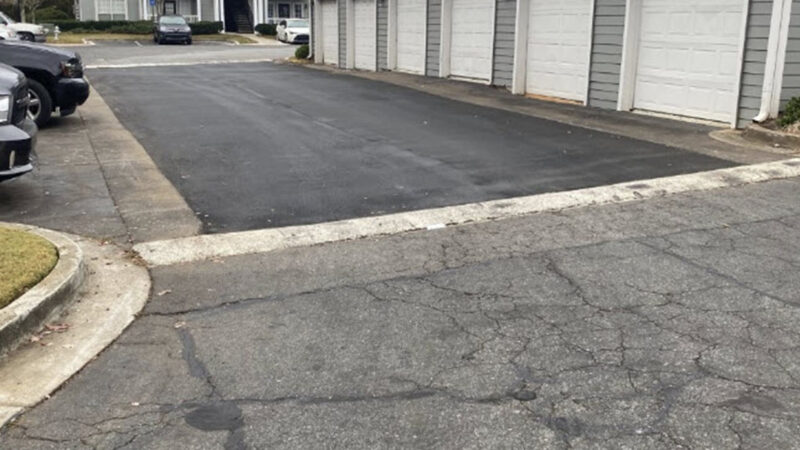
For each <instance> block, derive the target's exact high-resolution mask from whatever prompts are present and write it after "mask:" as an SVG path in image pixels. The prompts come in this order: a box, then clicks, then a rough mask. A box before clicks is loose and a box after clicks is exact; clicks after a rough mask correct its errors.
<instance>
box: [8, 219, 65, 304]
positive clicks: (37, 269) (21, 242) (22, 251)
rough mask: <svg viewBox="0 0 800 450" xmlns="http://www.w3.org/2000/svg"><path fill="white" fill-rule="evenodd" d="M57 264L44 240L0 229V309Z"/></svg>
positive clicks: (24, 233)
mask: <svg viewBox="0 0 800 450" xmlns="http://www.w3.org/2000/svg"><path fill="white" fill-rule="evenodd" d="M57 261H58V251H57V250H56V248H55V247H54V246H53V244H51V243H50V242H49V241H48V240H47V239H44V238H41V237H39V236H36V235H35V234H31V233H26V232H24V231H19V230H13V229H10V228H3V227H0V274H2V276H1V277H0V308H2V307H4V306H6V305H8V304H9V303H11V302H12V301H13V300H15V299H16V298H17V297H19V296H20V295H22V294H24V293H25V291H27V290H28V289H30V288H31V287H33V286H34V285H35V284H36V283H38V282H40V281H42V279H44V277H46V276H47V274H48V273H50V271H51V270H53V267H55V265H56V262H57Z"/></svg>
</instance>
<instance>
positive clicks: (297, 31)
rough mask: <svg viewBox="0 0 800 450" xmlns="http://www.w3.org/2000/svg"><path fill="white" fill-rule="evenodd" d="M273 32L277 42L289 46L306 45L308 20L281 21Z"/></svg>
mask: <svg viewBox="0 0 800 450" xmlns="http://www.w3.org/2000/svg"><path fill="white" fill-rule="evenodd" d="M275 31H276V32H277V35H278V40H279V41H283V42H286V43H289V44H308V31H309V28H308V19H281V21H280V22H278V26H277V27H275Z"/></svg>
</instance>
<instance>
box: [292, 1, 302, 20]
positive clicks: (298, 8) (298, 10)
mask: <svg viewBox="0 0 800 450" xmlns="http://www.w3.org/2000/svg"><path fill="white" fill-rule="evenodd" d="M294 16H295V17H303V5H301V4H300V3H295V4H294Z"/></svg>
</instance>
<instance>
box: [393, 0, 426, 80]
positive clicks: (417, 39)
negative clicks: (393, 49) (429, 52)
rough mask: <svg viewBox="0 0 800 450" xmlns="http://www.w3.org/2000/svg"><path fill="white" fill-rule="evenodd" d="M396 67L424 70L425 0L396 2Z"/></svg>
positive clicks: (412, 70) (409, 70)
mask: <svg viewBox="0 0 800 450" xmlns="http://www.w3.org/2000/svg"><path fill="white" fill-rule="evenodd" d="M397 69H398V70H402V71H405V72H411V73H416V74H422V73H423V72H424V70H425V0H402V1H398V2H397Z"/></svg>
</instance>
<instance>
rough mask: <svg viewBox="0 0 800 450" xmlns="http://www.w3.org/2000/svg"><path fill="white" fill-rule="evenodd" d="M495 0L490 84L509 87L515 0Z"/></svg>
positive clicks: (512, 65) (512, 66)
mask: <svg viewBox="0 0 800 450" xmlns="http://www.w3.org/2000/svg"><path fill="white" fill-rule="evenodd" d="M496 1H497V5H496V8H495V9H496V17H495V28H494V61H492V84H493V85H495V86H506V87H509V88H510V87H511V79H512V77H513V72H514V28H515V27H516V20H517V1H516V0H496Z"/></svg>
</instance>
